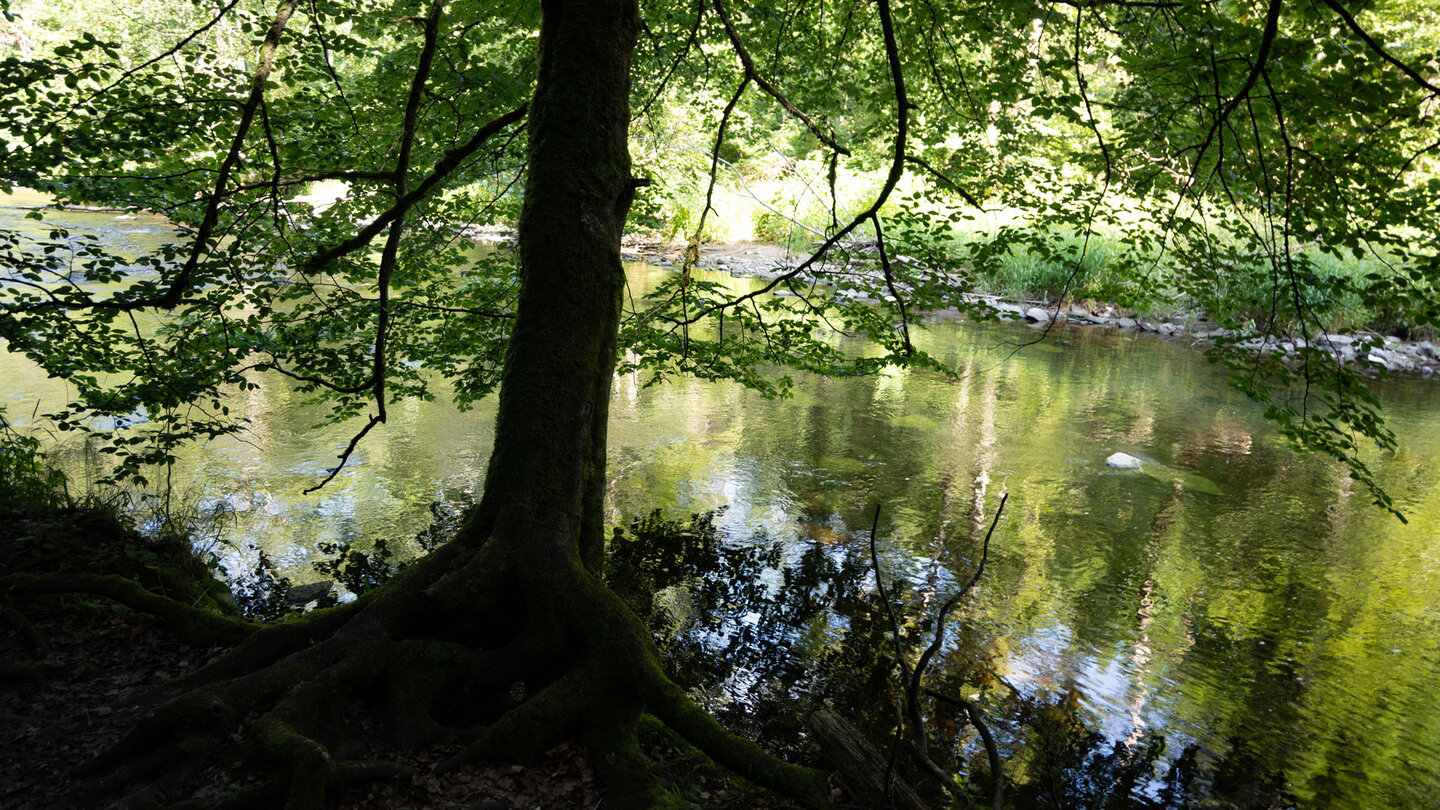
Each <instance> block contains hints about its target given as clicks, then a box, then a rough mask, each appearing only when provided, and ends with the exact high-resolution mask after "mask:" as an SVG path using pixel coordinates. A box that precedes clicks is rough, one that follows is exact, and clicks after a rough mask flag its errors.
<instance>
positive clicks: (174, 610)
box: [0, 574, 255, 647]
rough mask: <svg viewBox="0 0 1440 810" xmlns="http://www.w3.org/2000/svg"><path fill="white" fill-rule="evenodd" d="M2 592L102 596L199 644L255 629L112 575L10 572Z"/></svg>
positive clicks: (233, 638) (0, 588) (241, 635)
mask: <svg viewBox="0 0 1440 810" xmlns="http://www.w3.org/2000/svg"><path fill="white" fill-rule="evenodd" d="M5 592H11V593H31V594H62V593H85V594H94V595H95V596H103V597H106V598H107V599H112V600H114V601H116V602H119V603H120V604H122V605H124V606H126V607H128V608H131V609H133V610H137V611H140V612H141V613H146V614H149V615H151V616H154V617H156V618H158V619H160V620H162V621H164V622H165V623H166V624H167V625H169V627H170V630H171V631H172V632H174V633H175V635H176V637H177V638H179V639H180V640H181V641H183V642H185V643H186V644H191V645H194V646H198V647H205V646H212V645H215V644H234V643H236V642H239V641H240V640H242V639H244V638H246V637H247V636H249V635H251V634H252V633H254V632H255V625H253V624H250V623H249V622H245V621H241V620H239V619H236V618H232V617H230V616H223V615H221V614H219V613H216V612H214V611H211V610H206V609H203V608H199V607H193V606H191V605H187V604H184V603H181V602H177V601H175V600H173V599H169V598H167V597H164V596H161V595H160V594H157V593H151V592H150V591H147V590H145V589H144V588H142V587H141V586H140V585H139V584H138V583H136V582H134V581H132V580H129V579H126V578H125V577H121V576H115V575H113V574H11V575H10V576H7V577H4V578H3V579H0V593H5Z"/></svg>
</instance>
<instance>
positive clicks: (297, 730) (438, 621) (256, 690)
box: [9, 543, 829, 810]
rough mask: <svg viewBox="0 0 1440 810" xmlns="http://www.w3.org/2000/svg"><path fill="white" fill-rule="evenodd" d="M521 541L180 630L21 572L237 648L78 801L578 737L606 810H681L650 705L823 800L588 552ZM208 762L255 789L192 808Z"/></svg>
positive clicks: (234, 799)
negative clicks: (406, 755) (742, 733)
mask: <svg viewBox="0 0 1440 810" xmlns="http://www.w3.org/2000/svg"><path fill="white" fill-rule="evenodd" d="M515 548H519V546H518V545H517V546H510V547H508V548H507V546H506V545H504V544H501V543H485V544H483V545H481V546H480V547H479V548H471V549H464V550H462V549H460V548H457V547H456V546H454V545H452V546H451V547H447V548H446V549H442V551H441V552H440V553H438V554H437V555H435V557H433V558H430V559H427V560H425V561H422V562H421V563H420V564H418V565H416V566H414V567H413V568H412V569H411V570H409V571H407V572H406V574H405V575H403V576H402V577H400V578H399V579H397V580H396V581H394V582H392V583H390V585H388V586H386V587H385V588H382V589H380V590H378V591H376V592H374V593H373V594H372V595H370V596H369V597H367V598H366V599H364V600H362V601H360V602H357V603H354V604H351V605H346V606H342V607H340V608H335V609H331V610H328V611H317V612H315V613H313V614H310V615H309V616H307V617H302V618H299V619H296V620H294V621H292V622H287V623H284V624H280V625H276V626H272V627H266V628H260V629H251V627H250V626H247V630H246V632H243V633H242V632H239V631H237V630H236V629H234V628H233V627H232V625H231V623H230V622H231V621H232V620H226V623H223V624H222V623H216V622H214V621H210V623H209V624H198V625H195V624H185V623H184V622H179V621H174V620H172V617H180V618H182V619H185V620H186V621H190V620H193V618H194V617H190V616H188V614H185V612H184V611H182V610H177V609H176V608H175V607H174V605H175V604H176V603H169V604H167V605H164V606H161V605H159V603H157V602H156V601H155V599H159V600H164V599H165V597H157V596H155V595H154V594H148V592H147V594H148V596H149V597H154V599H150V598H144V599H142V598H136V595H135V594H134V593H133V592H132V591H130V590H127V589H124V588H121V587H118V586H113V587H112V586H111V585H110V584H109V581H108V578H86V579H83V580H75V579H73V578H72V579H71V580H68V581H67V580H61V579H58V578H43V579H34V578H30V579H19V580H17V579H15V578H11V580H9V581H10V582H11V584H12V586H13V587H22V588H26V589H28V590H31V591H32V592H33V591H36V590H42V589H43V590H46V591H49V592H53V591H56V590H60V588H59V587H58V584H59V583H61V582H62V581H64V582H68V584H72V585H83V586H85V587H83V588H81V589H82V590H84V591H86V592H92V593H93V592H95V591H96V589H97V587H100V586H103V587H105V588H107V589H108V592H107V593H106V595H107V596H109V595H111V594H120V595H121V597H123V599H124V600H125V603H126V604H128V605H130V606H131V607H132V608H134V609H136V610H141V611H146V612H153V613H155V614H157V615H160V616H163V617H165V618H166V620H167V621H170V622H171V624H172V626H175V627H182V626H184V627H191V628H192V630H191V631H186V632H200V631H204V632H205V633H207V634H208V633H212V632H221V631H223V632H226V633H229V634H231V635H230V636H229V637H230V638H243V639H244V640H243V642H242V643H240V644H238V645H237V646H236V647H234V649H232V650H231V651H230V652H229V653H228V654H226V655H224V656H222V657H221V658H219V659H218V660H216V661H214V662H212V663H211V664H210V665H208V666H206V667H204V668H203V669H200V670H197V671H196V672H193V673H191V674H190V675H188V676H186V677H185V678H183V679H180V680H177V681H175V682H172V683H170V684H168V685H166V686H165V687H162V688H161V690H158V691H157V692H156V693H154V694H153V695H152V697H151V699H152V700H153V701H154V702H153V704H152V705H153V707H152V709H151V710H150V711H149V713H148V714H147V715H146V716H145V717H144V718H143V719H142V720H141V721H140V722H139V723H137V724H136V725H135V726H134V727H133V728H132V729H131V730H130V731H129V732H128V733H127V734H126V735H125V736H123V737H122V738H121V739H120V740H119V741H118V742H116V743H115V744H114V745H113V746H112V747H110V748H109V749H108V750H107V751H105V752H104V753H102V754H101V755H99V756H98V757H96V758H95V759H94V760H93V761H91V762H89V763H87V764H86V765H84V766H83V767H82V768H80V769H79V772H78V775H79V776H80V777H81V779H80V781H79V782H78V783H77V788H76V790H75V792H74V793H73V794H72V795H71V796H70V798H69V804H70V805H71V806H85V807H89V806H95V805H98V804H104V803H113V804H114V806H117V807H130V808H141V807H146V808H149V807H179V808H186V807H198V806H202V805H203V806H205V807H215V806H223V807H236V808H239V807H285V808H290V809H291V810H309V809H310V808H316V809H318V808H323V807H326V806H328V804H329V803H330V802H332V801H333V799H334V798H335V796H336V794H337V792H338V791H342V790H345V789H347V788H349V787H351V786H354V785H357V784H362V783H369V782H377V781H389V780H406V779H409V778H410V777H411V775H412V774H411V772H410V771H409V770H408V769H407V768H405V767H404V766H402V765H399V764H397V763H393V762H387V761H377V760H374V759H373V758H369V757H370V756H371V755H370V753H369V752H370V751H371V750H373V749H374V748H376V747H381V746H397V747H401V748H406V749H412V750H413V749H415V748H418V747H426V746H432V745H440V746H443V749H446V750H450V751H451V754H450V756H449V758H448V759H447V760H446V761H445V763H444V764H443V765H442V766H441V768H440V770H441V771H445V770H450V769H454V768H457V767H459V766H461V765H463V764H466V763H470V762H474V761H480V760H484V761H488V762H496V761H514V762H521V763H524V762H527V761H531V760H534V759H538V758H539V757H541V756H542V755H543V754H544V752H546V751H547V750H549V749H551V748H553V747H554V746H555V745H556V744H558V743H560V742H562V741H566V740H578V741H579V742H580V744H581V745H582V746H583V747H584V749H585V751H586V753H587V754H588V757H589V759H590V762H591V765H592V768H593V769H594V771H595V772H596V774H597V776H598V777H599V778H600V780H601V781H602V783H603V784H604V785H605V787H606V789H607V794H606V806H607V807H625V808H630V807H633V808H648V807H668V806H673V805H674V803H675V801H676V800H675V798H674V797H673V796H671V795H670V794H669V793H668V792H667V791H666V790H665V789H664V788H663V786H662V784H661V782H660V781H659V780H658V779H657V778H656V777H655V776H654V774H653V773H652V772H651V770H650V768H649V766H648V765H647V763H646V761H645V759H644V758H643V756H642V755H641V746H640V743H639V740H638V737H637V722H638V720H639V718H640V717H641V715H642V713H644V712H649V713H651V714H652V715H653V716H654V717H656V718H658V719H659V720H660V721H661V722H663V723H664V724H665V725H667V726H668V727H669V728H670V729H672V730H673V731H674V732H676V733H677V734H678V735H679V736H680V737H681V738H683V739H684V740H685V741H687V742H688V743H690V744H691V745H692V746H694V747H695V748H696V749H697V750H699V751H700V752H702V753H704V754H705V755H706V756H708V757H710V758H711V759H712V760H713V761H715V762H716V763H718V764H720V765H722V766H724V767H726V768H728V769H730V770H732V771H734V772H735V773H736V774H738V775H740V776H742V777H744V778H746V779H748V780H750V781H752V782H754V783H756V784H759V785H761V786H763V787H766V788H769V789H772V790H776V791H779V792H782V793H785V794H788V795H790V796H793V797H795V798H796V799H798V800H800V801H802V802H804V803H806V804H811V805H820V804H824V803H826V802H827V800H828V794H829V791H828V784H827V778H826V775H825V774H824V773H823V772H820V771H816V770H813V769H807V768H800V767H796V766H793V765H789V764H786V763H784V762H781V761H779V760H777V759H775V758H773V757H771V756H769V755H767V754H765V753H764V752H763V751H762V750H761V749H760V748H759V747H758V746H756V745H755V744H753V743H751V742H749V741H747V740H743V739H740V738H738V737H735V736H733V735H731V734H729V733H728V732H726V731H725V730H724V729H723V728H721V726H720V725H719V723H718V722H716V721H715V719H714V718H713V717H711V716H710V715H709V714H707V713H706V712H705V711H703V710H702V709H700V708H699V707H698V706H696V705H695V704H694V703H693V702H691V701H690V700H689V699H688V698H687V697H686V696H685V694H684V692H683V690H681V689H680V688H679V687H678V686H676V685H675V684H674V683H673V682H671V681H670V680H669V679H668V678H667V677H666V676H665V674H664V672H663V671H662V670H661V667H660V664H659V658H658V655H657V653H656V652H655V650H654V648H653V645H652V643H651V640H650V634H649V631H648V630H647V629H646V628H645V626H644V625H643V623H641V622H640V620H639V619H637V618H636V617H635V616H634V614H633V613H632V612H631V611H630V610H629V609H628V608H627V607H626V606H625V605H624V603H623V602H622V601H621V600H620V599H619V598H618V597H616V596H615V595H614V594H613V593H612V592H611V591H610V590H609V589H608V588H606V587H605V586H604V585H603V584H602V583H601V582H600V581H599V580H598V579H597V578H596V577H595V576H594V575H593V574H591V573H590V572H589V571H588V570H587V569H586V568H585V567H584V566H583V565H582V564H581V563H580V561H579V559H578V558H573V559H570V560H566V561H564V563H563V564H562V565H560V566H558V567H557V566H556V565H555V561H553V560H548V561H544V563H543V564H545V565H546V566H547V567H546V568H545V570H544V575H543V576H539V575H531V574H530V573H529V572H533V571H536V570H537V568H536V566H538V565H541V564H542V562H541V561H539V560H533V559H526V557H527V555H525V554H522V553H517V552H516V551H513V550H512V549H515ZM557 569H558V570H557ZM42 583H43V584H42ZM112 598H114V597H112ZM167 601H168V600H167ZM477 606H478V607H477ZM181 607H182V608H183V607H184V606H181ZM207 621H209V620H207ZM194 627H199V628H200V630H193V628H194ZM206 639H207V640H213V636H210V635H206ZM217 768H223V769H225V770H226V771H227V776H226V779H227V781H228V782H231V783H233V784H244V785H246V786H245V787H244V789H243V790H237V791H235V792H233V793H231V794H230V795H228V796H226V797H225V798H224V799H223V800H221V799H219V798H217V797H210V798H208V799H207V800H206V801H205V802H202V803H197V802H196V800H193V799H192V798H191V797H192V796H193V795H194V790H195V787H196V785H197V784H198V783H199V781H200V776H201V775H202V774H206V773H208V774H211V775H212V776H213V775H214V774H215V773H216V769H217Z"/></svg>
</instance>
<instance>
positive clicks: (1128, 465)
mask: <svg viewBox="0 0 1440 810" xmlns="http://www.w3.org/2000/svg"><path fill="white" fill-rule="evenodd" d="M1105 463H1106V464H1108V465H1110V466H1111V467H1114V468H1116V469H1117V470H1138V469H1140V459H1138V458H1136V457H1134V456H1132V455H1130V454H1129V453H1116V454H1115V455H1113V456H1111V457H1109V458H1107V459H1105Z"/></svg>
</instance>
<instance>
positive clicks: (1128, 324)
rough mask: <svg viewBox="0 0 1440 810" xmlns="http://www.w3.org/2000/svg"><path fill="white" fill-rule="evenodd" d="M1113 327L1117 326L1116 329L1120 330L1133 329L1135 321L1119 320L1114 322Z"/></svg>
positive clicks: (1128, 319)
mask: <svg viewBox="0 0 1440 810" xmlns="http://www.w3.org/2000/svg"><path fill="white" fill-rule="evenodd" d="M1115 325H1116V326H1118V327H1120V328H1121V329H1134V328H1135V319H1134V318H1120V319H1119V320H1117V321H1115Z"/></svg>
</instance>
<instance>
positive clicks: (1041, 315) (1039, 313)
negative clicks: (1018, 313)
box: [1025, 307, 1050, 323]
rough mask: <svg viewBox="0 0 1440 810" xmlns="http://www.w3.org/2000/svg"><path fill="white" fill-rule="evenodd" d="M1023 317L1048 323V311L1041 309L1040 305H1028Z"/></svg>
mask: <svg viewBox="0 0 1440 810" xmlns="http://www.w3.org/2000/svg"><path fill="white" fill-rule="evenodd" d="M1025 319H1026V320H1029V321H1039V322H1040V323H1049V322H1050V311H1049V310H1046V309H1041V308H1040V307H1030V308H1029V309H1027V310H1025Z"/></svg>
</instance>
